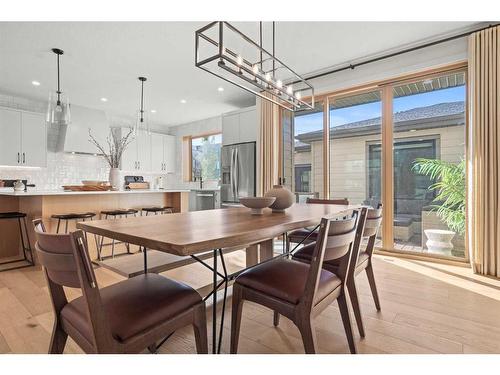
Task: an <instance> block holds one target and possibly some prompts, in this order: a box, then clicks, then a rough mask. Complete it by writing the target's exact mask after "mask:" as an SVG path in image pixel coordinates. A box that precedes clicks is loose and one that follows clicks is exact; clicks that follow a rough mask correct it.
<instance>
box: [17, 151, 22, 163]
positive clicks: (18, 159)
mask: <svg viewBox="0 0 500 375" xmlns="http://www.w3.org/2000/svg"><path fill="white" fill-rule="evenodd" d="M20 161H21V159H20V154H19V152H18V153H17V164H19V162H20Z"/></svg>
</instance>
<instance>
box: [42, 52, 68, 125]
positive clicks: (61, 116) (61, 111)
mask: <svg viewBox="0 0 500 375" xmlns="http://www.w3.org/2000/svg"><path fill="white" fill-rule="evenodd" d="M52 52H53V53H54V54H56V56H57V91H56V92H55V95H54V94H53V93H52V92H51V93H49V104H48V106H47V122H48V123H49V124H53V125H67V124H69V123H70V122H71V112H70V104H69V100H68V99H67V98H66V100H65V101H64V100H62V99H61V94H62V91H61V72H60V57H61V56H62V55H63V54H64V51H63V50H62V49H59V48H52Z"/></svg>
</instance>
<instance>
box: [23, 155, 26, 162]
mask: <svg viewBox="0 0 500 375" xmlns="http://www.w3.org/2000/svg"><path fill="white" fill-rule="evenodd" d="M25 163H26V154H25V153H24V152H23V164H25Z"/></svg>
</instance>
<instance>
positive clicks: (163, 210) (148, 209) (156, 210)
mask: <svg viewBox="0 0 500 375" xmlns="http://www.w3.org/2000/svg"><path fill="white" fill-rule="evenodd" d="M143 212H146V215H145V216H148V215H149V213H150V212H151V213H154V214H155V215H158V214H161V215H163V214H173V213H174V208H173V207H170V206H164V207H143V208H142V209H141V216H142V213H143Z"/></svg>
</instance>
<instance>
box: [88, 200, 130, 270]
mask: <svg viewBox="0 0 500 375" xmlns="http://www.w3.org/2000/svg"><path fill="white" fill-rule="evenodd" d="M138 212H139V210H136V209H134V208H128V209H118V210H104V211H101V219H102V218H103V216H104V219H105V220H108V218H110V217H112V218H113V219H117V218H122V217H128V216H129V215H133V216H137V213H138ZM115 243H122V242H118V241H115V240H114V239H112V240H111V243H104V236H101V242H100V244H99V246H98V248H97V256H98V259H99V260H100V261H102V260H103V259H106V258H114V257H115ZM109 245H111V256H107V257H103V256H102V248H103V247H104V246H109ZM125 247H126V248H127V253H126V254H131V252H130V244H129V243H127V242H125ZM120 255H124V254H120Z"/></svg>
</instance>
